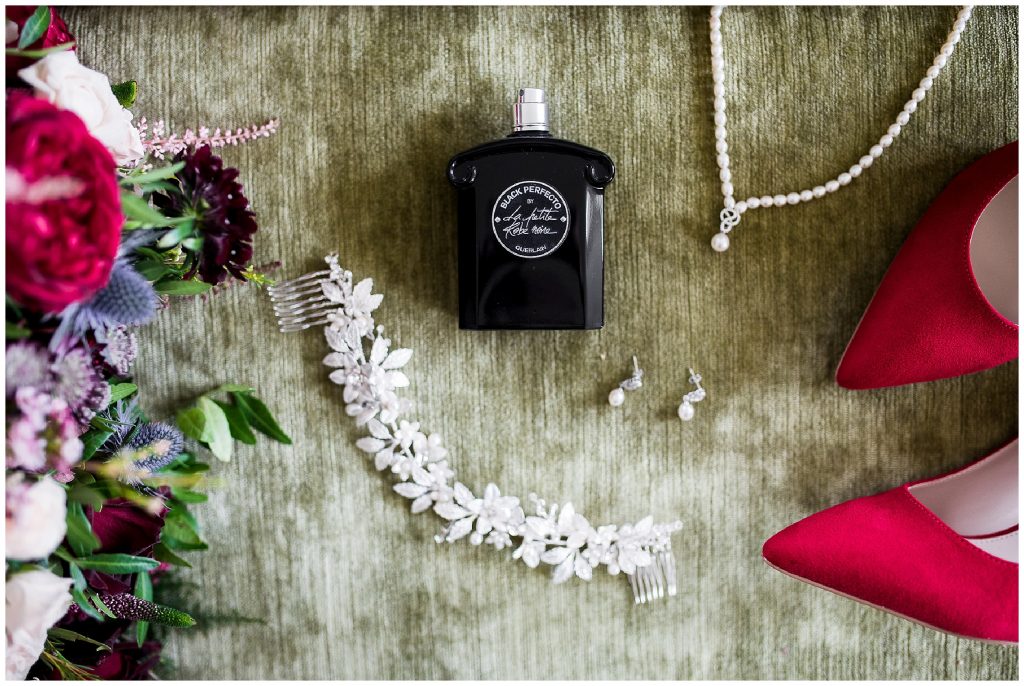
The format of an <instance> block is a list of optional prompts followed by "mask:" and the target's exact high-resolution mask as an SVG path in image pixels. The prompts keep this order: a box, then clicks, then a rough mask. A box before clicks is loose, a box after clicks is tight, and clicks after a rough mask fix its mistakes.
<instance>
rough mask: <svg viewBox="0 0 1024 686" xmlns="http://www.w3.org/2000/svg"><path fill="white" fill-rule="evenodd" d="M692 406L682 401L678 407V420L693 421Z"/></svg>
mask: <svg viewBox="0 0 1024 686" xmlns="http://www.w3.org/2000/svg"><path fill="white" fill-rule="evenodd" d="M693 414H694V410H693V404H692V403H691V402H690V401H689V400H684V401H683V402H682V404H681V405H680V406H679V418H680V419H682V420H683V421H684V422H688V421H690V420H691V419H693Z"/></svg>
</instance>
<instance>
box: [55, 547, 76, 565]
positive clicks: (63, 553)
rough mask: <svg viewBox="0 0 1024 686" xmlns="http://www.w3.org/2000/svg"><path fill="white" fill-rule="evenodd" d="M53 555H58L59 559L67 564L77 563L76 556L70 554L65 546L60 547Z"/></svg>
mask: <svg viewBox="0 0 1024 686" xmlns="http://www.w3.org/2000/svg"><path fill="white" fill-rule="evenodd" d="M53 554H54V555H56V556H57V557H59V558H60V559H62V560H65V561H67V562H74V561H75V558H74V556H73V555H72V554H71V553H69V552H68V551H67V548H65V547H64V546H60V547H58V548H57V549H56V550H54V551H53Z"/></svg>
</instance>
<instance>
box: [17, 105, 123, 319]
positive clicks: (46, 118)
mask: <svg viewBox="0 0 1024 686" xmlns="http://www.w3.org/2000/svg"><path fill="white" fill-rule="evenodd" d="M115 169H116V167H115V165H114V160H113V158H112V157H111V156H110V153H109V152H107V150H106V148H104V147H103V144H102V143H100V142H99V141H97V140H96V139H95V138H93V137H92V136H90V135H89V132H88V131H87V130H86V128H85V124H83V123H82V120H81V119H79V118H78V117H77V116H76V115H75V114H73V113H72V112H68V111H66V110H59V109H57V108H56V107H54V106H53V105H51V104H50V103H48V102H46V101H45V100H40V99H38V98H33V97H32V96H30V95H27V94H25V93H21V92H12V93H11V94H10V96H9V97H8V98H7V175H6V186H7V204H6V208H5V210H6V212H5V214H6V219H7V293H8V295H10V296H11V297H12V298H14V300H15V301H17V302H18V303H20V304H22V305H25V306H27V307H30V308H32V309H36V310H40V311H42V312H60V311H61V310H63V309H64V308H65V307H66V306H68V305H70V304H71V303H74V302H78V301H80V300H84V299H85V298H88V297H90V296H91V295H93V294H94V293H95V292H96V291H98V290H99V289H101V288H103V286H105V285H106V283H107V281H108V280H109V278H110V270H111V268H112V267H113V265H114V258H115V257H116V256H117V246H118V242H119V240H120V236H121V226H122V225H123V224H124V217H123V216H122V214H121V200H120V195H119V191H118V186H117V177H116V175H115Z"/></svg>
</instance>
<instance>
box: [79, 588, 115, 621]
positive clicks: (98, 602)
mask: <svg viewBox="0 0 1024 686" xmlns="http://www.w3.org/2000/svg"><path fill="white" fill-rule="evenodd" d="M85 595H86V597H87V598H88V599H89V600H91V601H92V604H93V605H95V606H96V609H97V610H99V611H100V612H102V613H103V614H105V615H106V616H108V617H110V618H111V619H117V615H115V614H114V611H113V610H111V609H110V608H109V607H107V604H106V603H105V602H103V600H102V599H101V598H100V594H99V593H97V592H96V591H92V590H89V591H86V592H85Z"/></svg>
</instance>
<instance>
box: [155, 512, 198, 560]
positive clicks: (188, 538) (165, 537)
mask: <svg viewBox="0 0 1024 686" xmlns="http://www.w3.org/2000/svg"><path fill="white" fill-rule="evenodd" d="M160 540H162V541H164V542H165V543H166V544H167V545H168V547H171V548H176V549H178V550H205V549H206V543H204V542H203V539H202V538H200V537H199V532H198V530H197V526H196V522H195V520H194V519H193V518H192V515H190V514H189V512H188V510H186V509H185V507H184V506H182V505H175V506H173V507H171V509H170V511H169V512H168V513H167V516H166V518H165V519H164V528H163V531H162V532H161V534H160Z"/></svg>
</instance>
